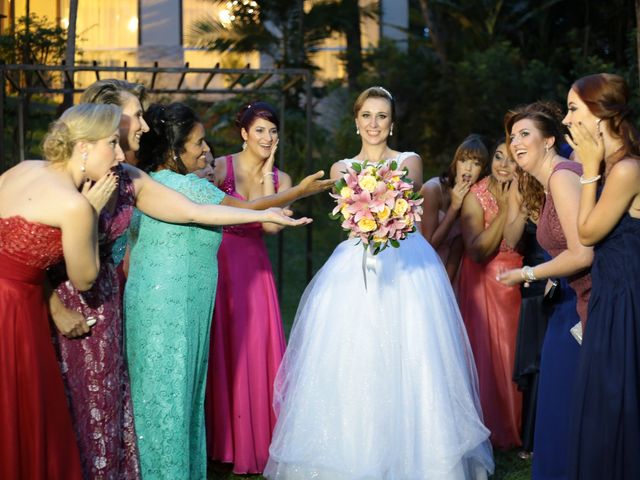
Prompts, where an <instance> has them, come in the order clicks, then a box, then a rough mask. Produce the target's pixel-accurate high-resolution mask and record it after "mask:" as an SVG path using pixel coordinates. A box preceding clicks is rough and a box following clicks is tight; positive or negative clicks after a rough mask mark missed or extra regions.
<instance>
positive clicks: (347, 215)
mask: <svg viewBox="0 0 640 480" xmlns="http://www.w3.org/2000/svg"><path fill="white" fill-rule="evenodd" d="M347 207H348V205H347V204H344V205H342V208H341V209H340V213H341V214H342V216H343V217H344V219H345V220H349V218H351V214H350V213H349V211H348V210H347Z"/></svg>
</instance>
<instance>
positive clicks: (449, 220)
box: [420, 134, 489, 283]
mask: <svg viewBox="0 0 640 480" xmlns="http://www.w3.org/2000/svg"><path fill="white" fill-rule="evenodd" d="M488 163H489V152H488V151H487V147H486V146H485V144H484V143H483V142H482V140H481V138H480V136H478V135H475V134H472V135H469V136H468V137H467V138H465V139H464V140H463V141H462V143H461V144H460V145H459V146H458V148H457V149H456V153H455V155H454V156H453V161H452V162H451V164H450V165H449V168H448V170H447V171H445V172H443V173H442V174H441V175H440V176H439V177H434V178H431V179H429V180H428V181H427V182H425V184H424V185H423V186H422V189H421V190H420V194H421V195H422V196H423V197H424V204H423V206H424V213H423V215H422V222H421V223H420V231H421V232H422V235H423V236H424V238H425V239H426V240H427V242H429V243H430V244H431V246H432V247H433V248H434V249H435V250H436V251H437V252H438V255H439V256H440V259H441V260H442V263H443V264H444V266H445V269H446V270H447V274H448V275H449V279H450V280H451V282H452V283H454V280H455V278H456V275H457V273H458V269H459V268H460V261H461V260H462V253H463V250H464V248H463V245H462V236H461V234H460V222H459V218H460V209H461V208H462V202H463V200H464V199H465V197H466V195H467V193H468V192H469V188H471V186H472V185H474V184H475V183H476V182H477V181H478V179H479V178H480V176H481V175H482V172H483V171H484V170H485V168H486V166H487V164H488Z"/></svg>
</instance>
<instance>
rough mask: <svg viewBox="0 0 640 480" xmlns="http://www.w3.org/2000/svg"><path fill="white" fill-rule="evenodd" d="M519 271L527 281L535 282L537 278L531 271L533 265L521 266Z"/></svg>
mask: <svg viewBox="0 0 640 480" xmlns="http://www.w3.org/2000/svg"><path fill="white" fill-rule="evenodd" d="M520 273H521V274H522V278H523V279H524V280H526V281H527V282H535V281H536V280H538V279H537V278H536V274H535V273H533V267H529V266H528V265H525V266H524V267H522V270H520Z"/></svg>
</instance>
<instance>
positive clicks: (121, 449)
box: [55, 166, 140, 480]
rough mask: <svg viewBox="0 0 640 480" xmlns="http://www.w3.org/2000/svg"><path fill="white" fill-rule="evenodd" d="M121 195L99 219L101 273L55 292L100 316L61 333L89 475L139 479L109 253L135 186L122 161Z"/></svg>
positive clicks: (118, 292)
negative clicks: (87, 286) (80, 332)
mask: <svg viewBox="0 0 640 480" xmlns="http://www.w3.org/2000/svg"><path fill="white" fill-rule="evenodd" d="M118 174H119V177H120V181H119V187H118V199H117V203H116V207H115V209H114V211H113V212H112V213H110V212H107V211H106V210H103V212H102V213H101V215H100V223H99V227H98V230H99V243H100V273H99V275H98V278H97V279H96V282H95V284H94V285H93V287H92V288H91V290H88V291H86V292H78V290H76V289H75V288H74V287H73V285H72V284H71V282H69V281H65V282H64V283H62V284H60V285H59V286H58V287H57V289H56V292H57V293H58V295H59V296H60V298H61V300H62V302H63V303H64V305H65V306H66V307H67V308H70V309H72V310H76V311H78V312H80V313H82V315H83V316H84V317H85V318H88V317H93V318H95V319H96V320H97V322H96V324H95V325H94V326H93V327H92V328H91V332H90V333H89V335H87V336H85V337H83V338H82V339H68V338H66V337H65V336H63V335H61V334H60V333H58V335H57V338H56V339H55V340H56V343H57V348H58V355H59V361H60V366H61V370H62V374H63V377H64V381H65V386H66V390H67V395H68V396H69V401H70V406H71V414H72V417H73V423H74V427H75V430H76V434H77V436H78V442H79V446H80V457H81V460H82V467H83V471H84V477H85V478H91V479H98V478H99V479H114V480H122V479H137V478H140V469H139V463H138V451H137V446H136V436H135V430H134V425H133V413H132V412H133V410H132V404H131V393H130V388H129V376H128V372H127V367H126V364H125V359H124V346H123V334H122V332H123V325H122V318H123V314H122V288H121V286H120V283H121V279H120V277H119V275H118V272H117V270H116V266H115V265H114V263H113V259H112V257H111V248H112V246H113V242H114V241H115V240H116V239H117V238H118V237H120V236H121V235H122V234H123V233H124V232H125V231H126V230H127V228H128V227H129V223H130V221H131V215H132V213H133V207H134V205H135V191H134V188H133V183H132V181H131V178H130V177H129V176H128V175H127V173H126V172H125V171H124V169H123V168H122V167H121V166H119V167H118Z"/></svg>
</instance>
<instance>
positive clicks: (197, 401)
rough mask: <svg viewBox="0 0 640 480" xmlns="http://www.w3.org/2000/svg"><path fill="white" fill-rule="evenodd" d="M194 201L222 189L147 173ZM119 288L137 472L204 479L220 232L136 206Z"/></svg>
mask: <svg viewBox="0 0 640 480" xmlns="http://www.w3.org/2000/svg"><path fill="white" fill-rule="evenodd" d="M151 176H152V177H153V178H154V179H155V180H156V181H158V182H160V183H162V184H163V185H166V186H167V187H169V188H172V189H173V190H177V191H178V192H181V193H182V194H184V195H185V196H187V197H188V198H190V199H191V200H193V201H194V202H197V203H210V204H218V203H220V202H221V201H222V199H223V198H224V193H223V192H222V191H220V190H218V189H217V188H216V187H215V186H213V185H212V184H211V183H209V182H208V181H207V180H204V179H200V178H198V177H197V176H195V175H193V174H189V175H180V174H177V173H175V172H171V171H169V170H162V171H160V172H155V173H152V174H151ZM129 235H130V237H129V238H130V246H131V256H130V263H129V278H128V280H127V284H126V290H125V299H124V302H125V347H126V353H127V359H128V363H129V372H130V377H131V396H132V399H133V414H134V421H135V428H136V434H137V437H138V446H139V450H140V464H141V471H142V478H144V479H145V480H152V479H160V478H162V479H167V478H170V479H172V480H176V479H204V478H206V442H205V424H204V394H205V386H206V373H207V362H208V355H209V332H210V329H211V318H212V314H213V304H214V299H215V290H216V284H217V280H218V264H217V260H216V254H217V251H218V247H219V245H220V241H221V240H222V231H221V229H219V228H208V227H201V226H197V225H176V224H170V223H165V222H160V221H158V220H154V219H152V218H150V217H148V216H146V215H144V214H142V213H140V212H139V211H136V212H135V214H134V218H133V220H132V223H131V227H130V233H129Z"/></svg>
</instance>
